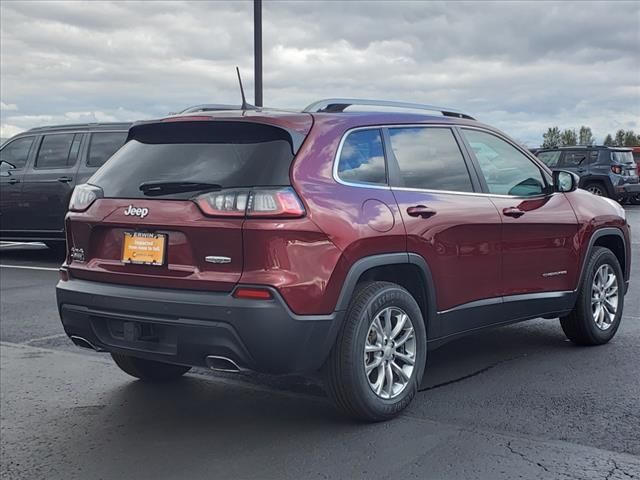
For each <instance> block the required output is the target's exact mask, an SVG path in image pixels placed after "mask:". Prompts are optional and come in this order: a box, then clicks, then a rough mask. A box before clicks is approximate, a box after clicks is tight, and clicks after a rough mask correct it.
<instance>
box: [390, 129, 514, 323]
mask: <svg viewBox="0 0 640 480" xmlns="http://www.w3.org/2000/svg"><path fill="white" fill-rule="evenodd" d="M386 138H387V142H386V143H387V145H388V149H387V153H388V157H389V165H390V167H389V170H390V180H391V185H392V191H393V194H394V195H395V197H396V200H397V202H398V206H399V208H400V213H401V215H402V219H403V221H404V225H405V228H406V232H407V250H408V252H409V253H416V254H418V255H420V256H422V257H423V258H424V259H425V260H426V262H427V264H428V265H429V267H430V270H431V273H432V276H433V280H434V285H435V290H436V292H435V294H436V303H437V310H438V312H440V315H439V318H440V319H441V325H440V326H439V332H438V334H437V335H438V336H446V335H449V334H453V333H456V332H460V331H463V330H468V329H472V328H476V327H480V326H483V325H485V324H487V323H491V322H492V321H498V320H497V319H496V318H495V317H492V316H486V315H482V314H480V315H478V314H470V313H469V312H470V310H469V309H470V308H474V307H475V306H479V304H478V302H479V301H480V302H481V303H482V304H483V305H491V304H498V303H500V301H501V299H500V295H501V289H500V285H501V281H500V276H501V272H500V267H501V264H500V230H501V225H500V216H499V215H498V212H497V211H496V208H495V207H494V205H493V204H492V203H491V200H490V199H489V198H488V197H487V196H486V195H483V194H482V193H478V192H477V191H478V190H479V188H480V186H479V183H478V182H477V178H476V177H475V172H473V171H472V170H470V169H469V167H468V165H467V163H466V162H465V159H464V156H463V153H462V150H461V148H460V145H459V139H458V138H457V137H456V134H455V133H454V131H453V130H452V129H451V128H446V127H435V126H433V127H432V126H426V127H425V126H417V127H390V128H389V129H388V131H387V137H386Z"/></svg>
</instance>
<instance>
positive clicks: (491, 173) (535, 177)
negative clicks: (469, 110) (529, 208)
mask: <svg viewBox="0 0 640 480" xmlns="http://www.w3.org/2000/svg"><path fill="white" fill-rule="evenodd" d="M463 133H464V136H465V138H466V139H467V142H469V145H470V146H471V149H472V150H473V153H474V154H475V156H476V158H477V160H478V163H479V164H480V169H481V170H482V173H483V175H484V178H485V180H486V182H487V186H488V187H489V192H491V193H495V194H498V195H516V196H529V195H540V194H541V193H543V192H544V187H545V182H544V179H543V177H542V172H541V171H540V169H539V168H538V167H537V166H536V165H535V163H533V162H532V161H531V160H530V159H529V158H528V157H527V156H525V155H524V154H523V153H522V152H520V151H519V150H518V149H516V148H515V147H514V146H513V145H511V144H509V143H507V142H506V141H504V140H502V139H501V138H499V137H497V136H495V135H492V134H490V133H486V132H481V131H479V130H467V129H464V130H463Z"/></svg>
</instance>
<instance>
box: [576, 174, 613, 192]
mask: <svg viewBox="0 0 640 480" xmlns="http://www.w3.org/2000/svg"><path fill="white" fill-rule="evenodd" d="M590 183H596V184H600V185H602V187H603V188H604V191H605V193H606V194H607V196H608V197H613V196H614V195H615V189H614V188H613V183H612V182H611V179H610V178H609V176H608V175H598V174H594V175H591V174H589V175H584V176H581V177H580V183H579V188H582V189H584V190H586V188H585V187H587V186H588V185H589V184H590Z"/></svg>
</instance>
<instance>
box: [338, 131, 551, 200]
mask: <svg viewBox="0 0 640 480" xmlns="http://www.w3.org/2000/svg"><path fill="white" fill-rule="evenodd" d="M415 127H423V128H428V127H440V128H442V127H445V128H449V129H453V128H456V127H457V128H469V129H473V130H479V131H481V132H485V133H489V134H492V135H495V136H496V137H498V138H501V139H502V140H504V141H505V142H507V143H508V144H509V145H511V146H513V147H514V148H516V149H517V150H518V151H521V152H523V153H524V151H523V150H522V149H521V148H520V147H518V146H517V145H514V144H513V143H512V142H511V141H510V140H509V139H508V138H506V137H505V136H504V135H501V134H498V133H496V132H494V131H492V130H490V129H486V128H480V127H476V126H467V125H456V124H451V123H407V124H397V123H395V124H390V125H384V124H383V125H367V126H363V127H354V128H350V129H348V130H347V131H345V132H344V133H343V134H342V138H341V139H340V143H339V144H338V149H337V151H336V154H335V156H334V158H333V168H332V172H333V179H334V180H335V181H336V182H337V183H339V184H340V185H345V186H347V187H356V188H370V189H374V190H399V191H405V192H424V193H443V194H447V195H463V196H472V197H492V198H514V199H521V200H535V199H540V198H545V197H548V196H551V195H555V194H556V193H558V192H553V193H551V194H544V193H543V194H541V195H532V196H517V195H500V194H497V193H485V192H458V191H451V190H433V189H428V188H409V187H391V186H390V185H389V184H387V185H376V184H373V183H357V182H349V181H347V180H342V179H341V178H340V175H338V163H339V162H340V155H341V154H342V147H343V145H344V142H345V141H346V139H347V137H348V136H349V135H350V134H351V133H352V132H356V131H359V130H380V129H382V128H386V129H393V128H415ZM526 156H527V157H528V155H526ZM386 161H387V159H386V157H385V162H386ZM465 161H466V159H465ZM532 163H534V165H536V166H538V167H539V165H538V162H532ZM387 181H388V180H387Z"/></svg>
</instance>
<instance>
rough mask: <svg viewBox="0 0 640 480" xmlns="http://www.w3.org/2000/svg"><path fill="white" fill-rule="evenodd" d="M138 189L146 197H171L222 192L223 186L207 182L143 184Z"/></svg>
mask: <svg viewBox="0 0 640 480" xmlns="http://www.w3.org/2000/svg"><path fill="white" fill-rule="evenodd" d="M138 188H139V189H140V191H141V192H142V193H144V194H145V195H147V196H150V197H152V196H157V195H169V194H171V193H184V192H199V191H201V190H208V191H212V190H213V191H215V190H221V189H222V185H218V184H217V183H206V182H143V183H141V184H140V185H139V187H138Z"/></svg>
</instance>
